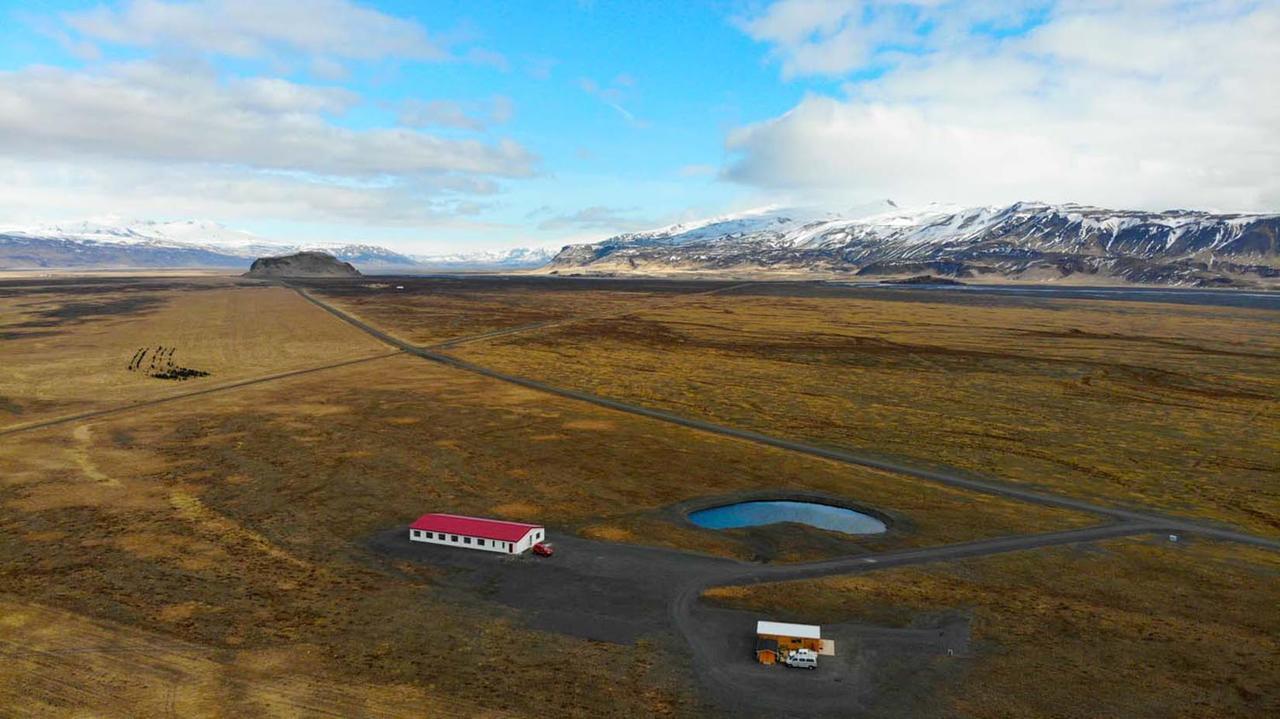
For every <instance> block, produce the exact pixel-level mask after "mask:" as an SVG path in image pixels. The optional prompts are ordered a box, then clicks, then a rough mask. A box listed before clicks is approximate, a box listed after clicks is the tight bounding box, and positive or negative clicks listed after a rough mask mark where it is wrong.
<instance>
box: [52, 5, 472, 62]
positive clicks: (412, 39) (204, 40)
mask: <svg viewBox="0 0 1280 719" xmlns="http://www.w3.org/2000/svg"><path fill="white" fill-rule="evenodd" d="M64 19H65V21H66V23H67V24H68V25H69V26H71V27H72V28H74V29H75V30H76V31H78V32H79V33H81V34H82V35H84V36H86V37H89V38H93V39H95V40H99V41H104V42H110V43H116V44H122V45H132V46H138V47H156V48H180V49H190V50H196V51H199V52H208V53H216V54H219V55H227V56H232V57H241V58H262V57H266V56H269V55H271V54H274V53H276V52H296V53H303V54H311V55H327V56H333V57H338V58H344V59H352V60H376V59H381V58H387V57H399V58H409V59H416V60H441V59H445V58H446V57H447V55H448V53H447V52H446V51H445V49H444V48H442V47H441V46H440V45H439V44H437V43H436V42H435V41H434V40H433V39H432V38H430V37H429V36H428V35H427V32H426V30H425V29H424V28H423V27H422V26H421V25H419V24H417V23H415V22H411V21H408V20H403V19H400V18H396V17H393V16H390V15H386V14H384V13H381V12H378V11H377V10H372V9H369V8H366V7H361V6H359V5H357V4H355V3H352V2H348V1H347V0H307V1H306V2H294V1H292V0H195V1H194V2H165V1H163V0H131V2H128V3H127V4H126V5H124V7H123V8H121V9H119V10H116V9H112V8H109V7H106V6H99V7H97V8H94V9H92V10H87V11H83V12H73V13H67V14H66V15H64Z"/></svg>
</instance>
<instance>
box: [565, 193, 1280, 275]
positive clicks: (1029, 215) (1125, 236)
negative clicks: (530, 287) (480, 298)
mask: <svg viewBox="0 0 1280 719" xmlns="http://www.w3.org/2000/svg"><path fill="white" fill-rule="evenodd" d="M889 204H890V205H892V203H889ZM1278 235H1280V214H1262V213H1257V214H1254V213H1210V212H1204V211H1198V210H1166V211H1162V212H1151V211H1144V210H1110V209H1106V208H1100V207H1094V206H1091V205H1080V204H1075V203H1064V204H1060V205H1052V204H1048V203H1042V202H1018V203H1014V204H1012V205H1008V206H1004V207H958V206H951V205H936V204H935V205H929V206H925V207H923V208H916V209H905V208H901V207H898V206H897V205H892V207H891V208H890V209H888V210H887V211H885V212H881V213H877V214H870V215H864V216H860V217H849V216H840V215H839V214H838V213H827V216H821V215H819V214H815V213H814V212H813V211H812V210H799V211H796V210H789V209H771V210H767V211H752V212H748V213H742V214H740V215H737V216H732V215H731V216H722V217H719V218H715V220H714V221H712V222H709V223H707V222H702V223H690V224H688V225H673V226H670V227H668V228H662V229H659V230H651V231H646V232H632V233H626V234H621V235H615V236H613V237H610V238H608V239H605V240H602V241H600V242H595V243H585V244H577V245H569V246H566V247H565V248H564V249H563V250H561V252H560V253H559V254H557V255H556V257H555V258H554V259H553V260H552V261H551V264H550V265H549V266H548V267H549V268H550V270H551V271H556V272H558V273H559V272H563V271H565V270H569V269H574V270H584V271H589V272H597V273H663V272H691V271H692V272H699V271H702V272H708V271H709V272H717V271H721V272H722V271H738V272H743V271H790V272H809V273H835V274H844V275H848V274H852V275H856V276H864V277H874V276H901V275H909V274H921V273H925V272H928V273H931V274H936V275H941V276H947V277H957V278H973V277H984V276H985V277H989V278H993V279H994V278H1005V279H1014V280H1035V281H1042V280H1053V279H1065V278H1067V277H1072V276H1076V277H1077V278H1078V276H1081V275H1083V276H1091V277H1094V278H1098V279H1111V280H1118V281H1124V282H1133V283H1149V284H1189V285H1206V286H1207V285H1218V286H1223V285H1231V284H1244V285H1251V284H1257V283H1259V282H1261V283H1263V284H1267V283H1270V282H1272V281H1273V280H1275V279H1276V278H1277V277H1280V274H1278V269H1280V249H1278V247H1280V241H1278V239H1277V236H1278Z"/></svg>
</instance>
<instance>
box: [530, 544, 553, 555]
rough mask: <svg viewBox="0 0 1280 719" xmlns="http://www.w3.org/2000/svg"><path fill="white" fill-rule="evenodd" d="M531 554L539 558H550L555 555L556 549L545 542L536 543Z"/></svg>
mask: <svg viewBox="0 0 1280 719" xmlns="http://www.w3.org/2000/svg"><path fill="white" fill-rule="evenodd" d="M533 553H534V554H536V555H538V556H539V557H550V556H551V555H553V554H555V553H556V548H555V547H553V546H551V545H550V544H547V543H546V542H538V543H537V544H535V545H533Z"/></svg>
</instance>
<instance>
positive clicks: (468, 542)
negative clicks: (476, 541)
mask: <svg viewBox="0 0 1280 719" xmlns="http://www.w3.org/2000/svg"><path fill="white" fill-rule="evenodd" d="M462 543H463V544H471V537H463V538H462Z"/></svg>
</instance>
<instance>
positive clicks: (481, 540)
mask: <svg viewBox="0 0 1280 719" xmlns="http://www.w3.org/2000/svg"><path fill="white" fill-rule="evenodd" d="M476 544H478V545H479V546H481V547H483V546H484V540H483V539H477V540H476Z"/></svg>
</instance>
